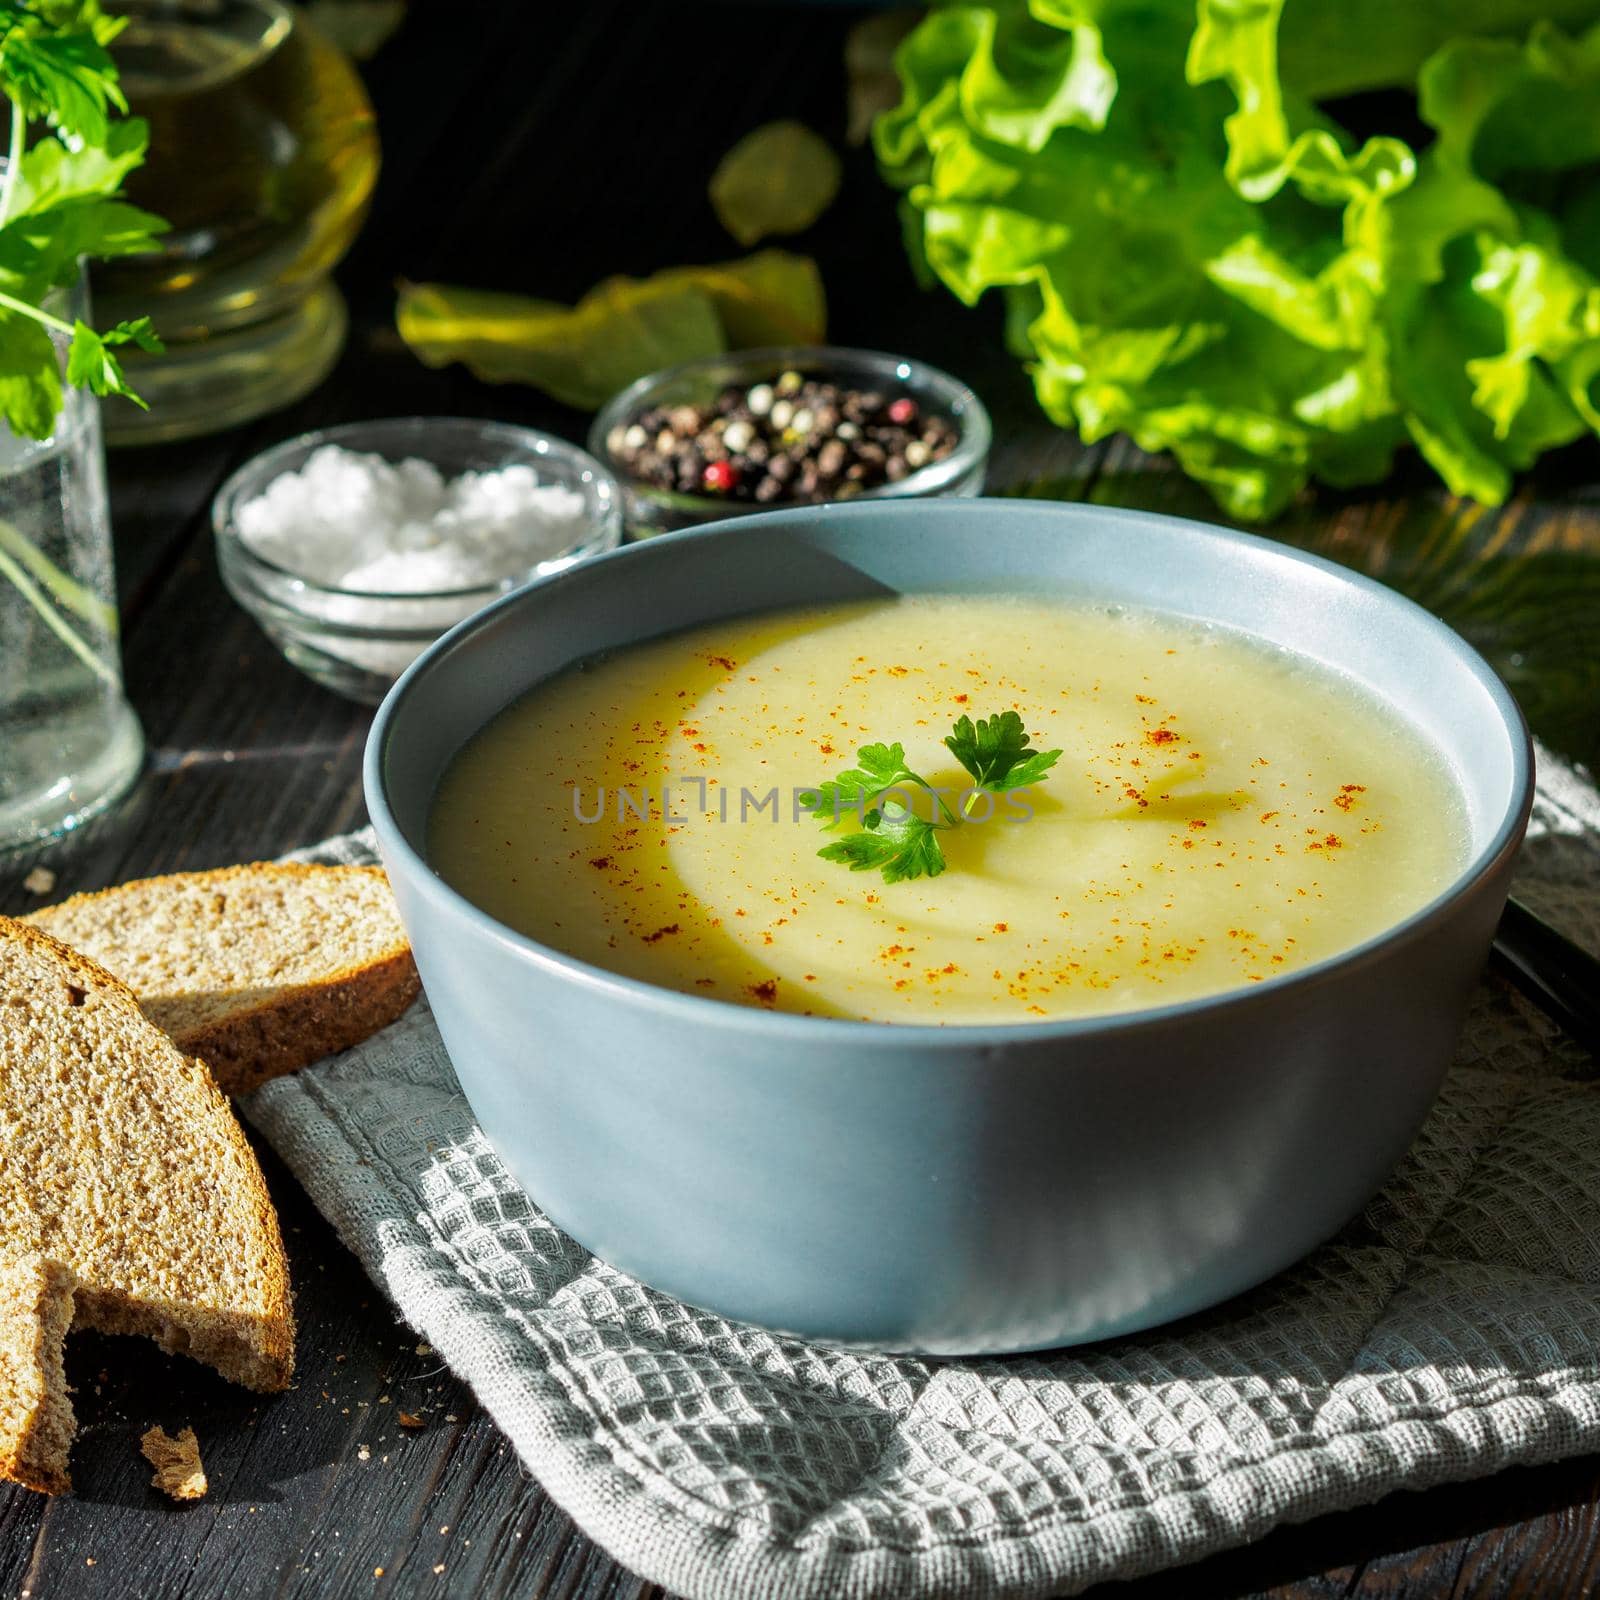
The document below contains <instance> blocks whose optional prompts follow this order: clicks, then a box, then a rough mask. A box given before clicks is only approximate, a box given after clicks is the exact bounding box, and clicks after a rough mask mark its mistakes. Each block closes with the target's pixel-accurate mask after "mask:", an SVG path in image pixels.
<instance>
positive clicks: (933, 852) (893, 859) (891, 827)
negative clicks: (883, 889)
mask: <svg viewBox="0 0 1600 1600" xmlns="http://www.w3.org/2000/svg"><path fill="white" fill-rule="evenodd" d="M877 817H878V820H877V821H876V822H875V823H873V824H872V825H871V829H870V831H864V832H861V833H850V834H846V835H845V836H844V838H842V839H838V840H835V841H834V843H832V844H830V845H824V846H823V848H822V849H820V850H819V851H818V852H817V854H818V855H819V856H821V857H822V859H823V860H824V861H842V862H844V863H846V864H847V865H848V866H849V868H850V870H851V871H852V872H870V871H871V870H872V869H873V868H874V867H876V868H877V869H878V870H879V871H880V872H882V874H883V881H884V882H885V883H900V882H901V881H903V880H904V879H906V878H922V877H928V878H937V877H938V876H939V874H940V873H941V872H943V871H944V868H945V859H944V851H943V849H942V848H940V845H939V834H940V832H941V829H940V827H939V825H938V824H937V823H933V822H929V821H928V820H927V819H926V818H924V817H919V816H918V815H917V814H916V812H915V811H913V810H911V809H910V808H909V807H904V808H903V807H900V806H896V807H895V808H894V809H893V810H889V809H885V810H883V811H881V812H878V813H877Z"/></svg>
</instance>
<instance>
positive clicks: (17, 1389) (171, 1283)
mask: <svg viewBox="0 0 1600 1600" xmlns="http://www.w3.org/2000/svg"><path fill="white" fill-rule="evenodd" d="M30 1259H32V1260H37V1261H43V1262H47V1263H57V1264H59V1266H60V1267H62V1268H65V1269H66V1270H67V1271H68V1272H70V1274H71V1275H72V1277H73V1278H74V1279H75V1280H76V1282H75V1284H74V1285H73V1287H72V1290H71V1298H72V1304H73V1325H74V1326H76V1327H90V1328H97V1329H99V1330H100V1331H102V1332H105V1333H141V1334H145V1335H147V1336H148V1337H150V1338H152V1339H154V1340H155V1341H156V1343H157V1344H159V1345H160V1346H161V1347H162V1348H163V1349H165V1350H168V1351H171V1352H174V1353H179V1354H186V1355H190V1356H193V1357H194V1358H195V1359H196V1360H199V1361H203V1362H206V1363H207V1364H208V1365H210V1366H213V1367H215V1368H216V1369H217V1371H218V1372H220V1373H221V1374H222V1375H223V1376H224V1377H226V1378H230V1379H232V1380H233V1381H234V1382H236V1383H242V1384H244V1385H245V1386H246V1387H248V1388H252V1389H259V1390H263V1391H268V1392H270V1391H274V1390H279V1389H283V1388H286V1387H287V1386H288V1383H289V1378H290V1374H291V1372H292V1370H293V1364H294V1318H293V1313H292V1311H291V1308H290V1302H289V1273H288V1266H287V1263H286V1262H285V1260H284V1254H283V1239H282V1236H281V1235H280V1233H279V1230H278V1219H277V1214H276V1213H275V1211H274V1210H273V1207H272V1201H271V1199H270V1197H269V1196H268V1194H267V1189H266V1184H265V1183H264V1182H263V1180H262V1177H261V1169H260V1167H259V1166H258V1165H257V1163H256V1158H255V1154H254V1152H253V1151H252V1150H251V1148H250V1146H249V1144H248V1143H247V1142H246V1141H245V1137H244V1134H243V1133H242V1131H241V1130H240V1128H239V1124H238V1123H237V1122H236V1121H235V1120H234V1116H233V1112H232V1109H231V1108H230V1107H229V1105H228V1102H227V1101H226V1100H225V1099H224V1098H223V1097H222V1095H221V1094H220V1093H219V1092H218V1090H217V1087H216V1085H215V1084H214V1083H213V1082H212V1080H211V1075H210V1073H209V1072H208V1071H207V1070H206V1068H205V1066H204V1065H203V1064H202V1063H201V1062H199V1061H195V1060H192V1059H190V1058H189V1057H187V1056H185V1055H184V1054H183V1053H182V1052H181V1051H179V1050H178V1049H177V1048H176V1047H175V1046H174V1045H173V1043H172V1041H171V1040H170V1039H169V1038H168V1037H167V1036H166V1034H164V1033H163V1032H162V1031H161V1030H160V1029H159V1028H157V1027H156V1026H155V1025H154V1024H153V1023H151V1022H149V1021H148V1020H147V1019H146V1018H145V1016H144V1014H143V1013H142V1012H141V1011H140V1009H139V1004H138V1001H137V1000H136V999H135V998H134V996H133V992H132V991H131V990H130V989H129V988H128V987H127V986H126V985H125V984H123V983H122V982H120V981H119V980H118V979H116V978H113V977H112V976H111V975H110V974H109V973H108V972H106V971H105V970H104V969H103V968H101V967H99V966H97V965H96V964H95V963H94V962H93V961H91V960H89V959H88V957H86V956H84V955H81V954H79V953H78V952H77V951H74V950H70V949H68V948H67V947H66V946H65V945H63V944H61V943H60V942H59V941H58V940H56V939H54V938H52V937H51V936H50V935H49V934H47V933H45V932H44V931H43V930H42V929H39V928H35V927H30V926H28V925H27V924H25V923H22V922H19V921H14V920H12V919H11V918H9V917H0V1262H6V1263H18V1262H27V1261H28V1260H30ZM13 1270H17V1269H16V1268H15V1267H13ZM50 1282H52V1283H55V1285H56V1290H55V1292H54V1293H53V1294H51V1295H48V1296H46V1297H45V1300H44V1301H36V1302H35V1304H36V1307H38V1306H44V1307H45V1309H43V1310H39V1311H37V1312H36V1315H35V1317H34V1320H35V1322H36V1323H37V1324H38V1340H39V1343H38V1345H37V1346H36V1347H35V1348H36V1349H39V1350H43V1349H44V1348H45V1346H46V1344H47V1334H48V1333H49V1328H48V1327H47V1326H46V1321H47V1320H51V1319H53V1318H54V1317H55V1315H56V1312H57V1311H58V1309H59V1304H60V1294H59V1280H54V1279H52V1280H50ZM46 1287H47V1288H48V1287H49V1284H48V1283H47V1284H46ZM11 1304H12V1307H13V1309H12V1311H11V1313H10V1315H11V1316H12V1317H13V1318H15V1317H17V1316H21V1318H22V1326H23V1327H24V1328H25V1327H26V1324H27V1322H28V1320H29V1318H28V1315H27V1299H26V1296H24V1297H23V1298H22V1299H21V1300H18V1299H17V1298H16V1297H15V1296H13V1298H12V1301H11ZM18 1307H20V1308H21V1309H20V1310H19V1309H17V1308H18ZM47 1313H48V1316H47ZM18 1337H20V1338H21V1342H20V1343H14V1344H13V1346H12V1348H13V1349H14V1350H20V1351H22V1352H24V1353H26V1350H27V1342H26V1337H25V1336H18ZM47 1387H48V1385H47ZM22 1392H23V1391H22V1387H21V1380H20V1379H18V1380H14V1384H13V1387H11V1388H9V1389H7V1390H6V1392H5V1393H4V1394H3V1395H0V1404H13V1405H14V1404H16V1403H17V1397H18V1395H19V1394H21V1393H22ZM48 1409H49V1408H47V1410H48ZM54 1415H56V1416H57V1417H59V1415H60V1412H59V1409H56V1410H55V1412H54ZM51 1437H52V1438H53V1437H54V1435H53V1434H52V1435H51ZM33 1459H34V1461H35V1465H38V1463H39V1461H40V1459H41V1458H39V1457H35V1458H33ZM52 1459H53V1458H52V1457H51V1455H50V1452H49V1451H48V1450H46V1451H45V1452H44V1455H43V1457H42V1460H43V1467H42V1469H41V1470H39V1471H37V1472H36V1473H35V1476H36V1477H37V1478H38V1480H39V1481H40V1483H41V1484H42V1485H46V1486H47V1480H48V1479H49V1478H50V1470H49V1469H50V1462H51V1460H52ZM24 1464H25V1463H24ZM24 1481H27V1480H26V1479H25V1480H24Z"/></svg>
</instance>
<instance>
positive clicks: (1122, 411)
mask: <svg viewBox="0 0 1600 1600" xmlns="http://www.w3.org/2000/svg"><path fill="white" fill-rule="evenodd" d="M1347 9H1348V16H1350V17H1354V16H1355V15H1356V14H1357V13H1360V14H1362V15H1365V14H1366V13H1367V12H1368V11H1371V10H1372V8H1371V7H1370V6H1369V5H1367V3H1366V0H1359V3H1357V4H1355V5H1354V6H1352V7H1350V8H1342V7H1324V6H1312V5H1307V4H1303V3H1302V4H1296V3H1294V0H1290V3H1289V4H1287V5H1286V4H1285V3H1284V0H987V3H955V4H946V5H942V6H939V7H937V8H936V9H935V10H934V11H933V12H932V13H931V14H930V15H929V17H928V18H927V19H926V21H924V22H923V23H922V24H921V25H920V26H919V27H918V28H917V29H916V30H915V31H914V32H913V33H912V34H911V35H910V36H909V37H908V38H907V39H906V41H905V42H904V44H902V46H901V47H900V50H899V52H898V55H897V67H898V71H899V73H900V78H901V85H902V95H901V101H900V104H899V105H898V106H897V107H895V108H894V109H893V110H891V111H889V112H887V113H885V114H884V115H883V116H881V117H880V118H879V119H878V122H877V124H876V127H875V129H874V134H875V142H876V149H877V153H878V157H879V162H880V165H881V167H882V169H883V171H884V173H885V175H886V176H887V177H888V178H889V180H890V182H891V183H893V184H894V185H895V186H896V187H898V188H899V189H901V190H902V191H903V194H904V202H903V203H904V206H905V208H906V212H907V216H908V235H909V237H910V241H911V248H912V254H913V259H914V260H919V261H920V262H922V263H925V265H926V268H927V270H928V271H929V272H930V273H931V274H932V275H933V276H934V277H936V278H937V279H938V280H939V281H941V282H943V283H944V284H945V285H946V286H947V287H948V288H949V289H950V290H951V291H952V292H953V293H954V294H955V295H956V296H957V297H958V298H959V299H961V300H962V301H963V302H965V303H968V304H971V303H973V302H975V301H977V300H978V299H979V298H981V297H982V296H983V295H985V294H987V293H989V292H990V291H998V292H999V293H1001V294H1002V295H1003V296H1004V297H1005V298H1006V301H1007V319H1006V321H1007V340H1008V343H1009V344H1010V345H1011V347H1012V348H1014V349H1016V350H1017V351H1018V353H1019V354H1020V355H1021V356H1022V357H1023V359H1024V360H1025V361H1027V362H1028V364H1029V367H1030V370H1031V372H1032V375H1033V378H1034V383H1035V387H1036V390H1037V393H1038V396H1039V400H1040V403H1041V405H1042V406H1043V408H1044V410H1045V411H1046V412H1047V413H1048V414H1049V415H1050V416H1051V417H1052V418H1053V419H1054V420H1056V421H1057V422H1059V423H1061V424H1062V425H1063V426H1067V427H1072V428H1075V429H1077V430H1078V431H1079V433H1080V434H1081V435H1082V436H1083V437H1084V438H1085V439H1087V440H1091V441H1092V440H1096V439H1100V438H1103V437H1105V436H1107V435H1109V434H1113V433H1127V434H1129V435H1131V436H1132V437H1133V438H1134V439H1135V440H1136V441H1137V442H1138V443H1139V444H1140V445H1141V446H1142V447H1144V448H1146V449H1149V450H1163V449H1165V450H1170V451H1172V453H1173V454H1174V455H1175V456H1176V457H1177V459H1178V461H1179V462H1180V464H1181V465H1182V466H1183V468H1184V470H1185V471H1187V472H1188V473H1190V474H1191V475H1192V476H1193V477H1195V478H1196V479H1197V480H1199V481H1200V482H1202V483H1204V484H1205V485H1206V487H1207V488H1208V489H1209V490H1210V491H1211V493H1212V494H1213V495H1214V496H1215V497H1216V499H1217V500H1218V501H1219V503H1220V504H1222V505H1223V506H1224V507H1225V508H1226V509H1227V510H1228V511H1229V512H1230V513H1231V514H1232V515H1234V516H1237V517H1241V518H1247V519H1259V518H1267V517H1271V516H1273V515H1275V514H1276V513H1277V512H1279V511H1281V510H1282V509H1283V507H1284V506H1285V505H1286V504H1287V503H1288V502H1289V501H1290V500H1291V499H1292V498H1293V497H1294V496H1295V495H1296V494H1297V493H1298V492H1299V491H1300V490H1301V489H1302V488H1303V487H1304V486H1305V485H1306V484H1307V483H1309V482H1311V481H1312V480H1314V479H1315V480H1321V481H1324V482H1328V483H1332V484H1337V485H1341V486H1348V485H1352V484H1359V483H1365V482H1371V481H1375V480H1377V479H1379V478H1381V477H1382V476H1384V475H1385V474H1386V473H1387V472H1388V470H1389V468H1390V466H1391V464H1392V460H1393V456H1394V452H1395V450H1396V449H1398V448H1400V447H1401V446H1403V445H1405V444H1407V443H1412V444H1415V445H1416V446H1417V447H1418V448H1419V449H1420V450H1421V452H1422V454H1423V455H1424V456H1425V457H1426V459H1427V460H1428V461H1429V462H1430V463H1431V464H1432V466H1433V467H1434V468H1435V470H1437V471H1438V472H1439V474H1440V476H1441V477H1442V478H1444V480H1445V482H1446V483H1447V484H1448V485H1449V486H1450V487H1451V488H1452V489H1453V490H1455V491H1457V492H1459V493H1464V494H1470V495H1473V496H1476V497H1478V498H1480V499H1483V500H1486V501H1495V500H1499V499H1501V498H1503V497H1504V495H1505V494H1506V492H1507V490H1508V487H1509V483H1510V477H1511V474H1512V473H1513V472H1515V471H1518V470H1521V469H1522V468H1524V467H1526V466H1528V465H1530V464H1531V463H1532V462H1533V461H1534V460H1535V459H1537V457H1538V455H1539V454H1540V453H1541V452H1543V451H1544V450H1547V449H1550V448H1552V447H1553V446H1555V445H1557V444H1560V443H1564V442H1566V441H1568V440H1570V439H1574V438H1577V437H1580V436H1581V435H1582V434H1584V433H1585V432H1589V431H1594V430H1595V429H1596V425H1597V424H1596V409H1597V402H1600V388H1597V379H1600V300H1597V298H1596V296H1597V280H1596V272H1597V271H1600V115H1597V108H1600V0H1585V3H1584V4H1582V5H1565V6H1557V7H1555V8H1546V13H1545V14H1544V15H1543V17H1542V19H1541V20H1538V21H1535V22H1533V25H1532V26H1531V27H1530V26H1529V23H1530V20H1532V19H1530V17H1529V16H1528V14H1527V7H1526V4H1525V3H1521V4H1512V3H1510V0H1470V3H1464V4H1455V3H1453V0H1408V4H1407V5H1406V6H1403V7H1393V6H1390V8H1389V12H1386V13H1385V16H1388V15H1389V14H1390V13H1391V12H1392V13H1394V14H1395V15H1396V16H1397V17H1398V16H1399V14H1400V13H1404V15H1403V17H1399V20H1397V21H1395V25H1394V27H1393V28H1391V29H1389V31H1388V32H1385V25H1382V24H1380V21H1379V19H1378V18H1377V17H1376V14H1374V16H1373V18H1372V19H1371V27H1370V29H1369V30H1367V31H1366V32H1361V31H1357V30H1353V29H1348V28H1347V27H1346V26H1345V24H1344V23H1343V22H1341V23H1340V24H1339V26H1337V27H1336V26H1335V23H1334V20H1333V19H1336V18H1339V19H1344V18H1346V17H1347ZM1550 15H1555V16H1559V17H1562V18H1565V19H1567V20H1569V21H1581V22H1586V23H1589V24H1591V26H1589V27H1588V28H1587V31H1578V32H1571V31H1566V30H1564V29H1563V28H1562V27H1561V26H1559V25H1557V23H1556V22H1553V21H1551V20H1549V16H1550ZM1451 18H1454V19H1455V20H1454V22H1450V21H1449V19H1451ZM1447 24H1448V25H1447ZM1313 36H1314V37H1315V38H1316V39H1317V40H1318V41H1319V46H1318V49H1317V50H1315V51H1308V49H1307V47H1306V40H1307V38H1309V37H1313ZM1384 83H1402V84H1404V85H1406V86H1407V87H1410V88H1412V89H1414V90H1415V92H1416V95H1417V114H1418V116H1419V117H1420V119H1421V121H1422V122H1423V123H1424V124H1426V125H1427V127H1428V128H1429V129H1431V130H1432V134H1433V137H1432V138H1431V140H1429V141H1416V142H1415V143H1413V142H1408V140H1407V139H1405V138H1402V137H1399V136H1397V135H1394V134H1390V133H1387V132H1379V133H1376V134H1373V135H1371V136H1369V137H1365V138H1356V137H1354V136H1352V135H1351V134H1350V133H1349V132H1347V131H1346V130H1345V129H1344V128H1343V127H1341V125H1340V124H1339V122H1338V120H1337V118H1336V115H1335V113H1336V112H1337V111H1338V110H1339V109H1340V108H1339V107H1338V106H1334V105H1329V104H1327V103H1325V100H1324V99H1323V98H1322V97H1323V96H1324V95H1325V93H1326V91H1327V89H1328V87H1329V86H1330V85H1331V86H1333V87H1335V88H1343V87H1356V86H1359V87H1366V86H1370V85H1373V84H1384Z"/></svg>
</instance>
